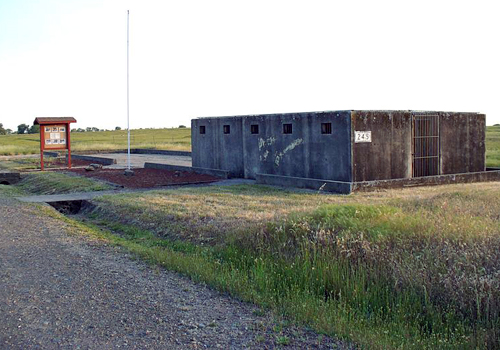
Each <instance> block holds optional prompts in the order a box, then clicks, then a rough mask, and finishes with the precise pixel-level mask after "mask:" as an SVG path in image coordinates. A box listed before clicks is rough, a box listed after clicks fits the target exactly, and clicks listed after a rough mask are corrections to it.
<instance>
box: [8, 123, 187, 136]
mask: <svg viewBox="0 0 500 350" xmlns="http://www.w3.org/2000/svg"><path fill="white" fill-rule="evenodd" d="M183 128H186V126H185V125H179V129H183ZM121 129H122V128H121V127H119V126H117V127H115V130H117V131H118V130H121ZM140 129H141V130H142V128H140ZM98 131H110V130H105V129H99V128H96V127H90V126H89V127H87V128H85V129H83V128H75V129H71V132H98ZM39 132H40V125H31V126H29V125H28V124H19V125H18V126H17V131H14V130H12V129H5V128H4V126H3V124H2V123H0V135H10V134H38V133H39Z"/></svg>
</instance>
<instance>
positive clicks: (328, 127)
mask: <svg viewBox="0 0 500 350" xmlns="http://www.w3.org/2000/svg"><path fill="white" fill-rule="evenodd" d="M321 133H322V134H331V133H332V123H321Z"/></svg>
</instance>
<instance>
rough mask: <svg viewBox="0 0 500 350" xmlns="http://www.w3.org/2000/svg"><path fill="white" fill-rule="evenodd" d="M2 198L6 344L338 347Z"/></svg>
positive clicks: (2, 332)
mask: <svg viewBox="0 0 500 350" xmlns="http://www.w3.org/2000/svg"><path fill="white" fill-rule="evenodd" d="M68 230H69V228H68V227H66V225H65V224H64V223H61V222H59V221H57V220H56V219H52V218H40V217H37V213H36V207H35V206H33V205H31V204H25V203H20V202H18V201H16V200H14V199H5V198H0V348H2V349H4V348H8V349H54V348H57V349H61V348H62V349H75V348H80V349H116V348H126V349H191V348H193V349H202V348H221V349H241V348H255V349H266V348H268V349H270V348H275V347H279V346H280V344H283V343H286V342H289V345H288V347H287V348H292V349H308V348H311V349H313V348H337V347H338V346H339V345H340V346H341V347H343V346H342V344H339V343H337V342H335V341H333V340H331V339H329V338H326V337H321V336H318V335H316V334H314V333H312V332H307V331H304V330H302V329H299V328H296V327H286V328H285V329H284V330H279V328H280V327H279V324H278V327H277V323H276V321H275V320H273V319H272V318H271V316H259V313H258V312H256V308H255V307H254V306H252V305H248V304H245V303H241V302H239V301H236V300H234V299H232V298H229V297H227V296H224V295H221V294H219V293H217V292H215V291H212V290H210V289H208V288H207V287H204V286H202V285H199V284H194V283H193V282H191V281H190V280H188V279H186V278H183V277H180V276H178V275H177V274H175V273H171V272H168V271H163V270H158V269H155V268H152V267H150V266H147V265H146V264H144V263H142V262H140V261H134V260H131V259H130V257H129V256H128V255H127V254H126V253H124V252H122V251H120V250H119V249H118V248H113V247H108V246H105V245H103V244H102V243H97V242H88V241H86V240H84V239H83V238H81V237H78V236H71V235H68Z"/></svg>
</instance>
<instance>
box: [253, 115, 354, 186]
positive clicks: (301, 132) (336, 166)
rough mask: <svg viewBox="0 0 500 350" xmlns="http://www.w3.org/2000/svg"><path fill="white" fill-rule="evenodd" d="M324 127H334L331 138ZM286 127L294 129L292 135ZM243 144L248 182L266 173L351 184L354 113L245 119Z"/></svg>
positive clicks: (262, 116) (270, 116)
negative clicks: (351, 137)
mask: <svg viewBox="0 0 500 350" xmlns="http://www.w3.org/2000/svg"><path fill="white" fill-rule="evenodd" d="M322 123H331V134H322V133H321V124H322ZM283 124H291V125H292V133H291V134H284V132H283ZM252 125H258V128H259V133H258V134H252V133H251V126H252ZM243 142H244V146H243V150H244V155H245V158H244V167H245V177H246V178H252V179H253V178H255V174H257V173H262V174H273V175H282V176H294V177H303V178H312V179H327V180H337V181H351V157H350V152H351V150H350V111H338V112H314V113H287V114H270V115H256V116H247V117H243Z"/></svg>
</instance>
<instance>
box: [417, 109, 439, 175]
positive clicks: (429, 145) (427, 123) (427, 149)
mask: <svg viewBox="0 0 500 350" xmlns="http://www.w3.org/2000/svg"><path fill="white" fill-rule="evenodd" d="M416 122H420V123H419V124H420V125H419V126H418V128H417V127H415V123H416ZM422 122H423V123H422ZM411 129H412V130H411V156H412V161H411V167H412V177H423V176H435V175H440V174H441V137H440V136H441V130H440V116H439V114H437V113H425V112H423V113H419V112H417V113H412V116H411ZM417 139H420V140H421V141H420V142H418V145H417V142H415V141H416V140H417ZM434 139H436V140H437V142H436V143H435V144H434V142H432V141H431V140H434ZM417 147H418V148H419V149H417ZM433 151H435V152H433ZM416 154H418V156H416Z"/></svg>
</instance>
